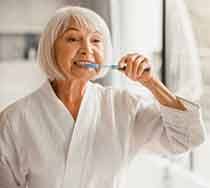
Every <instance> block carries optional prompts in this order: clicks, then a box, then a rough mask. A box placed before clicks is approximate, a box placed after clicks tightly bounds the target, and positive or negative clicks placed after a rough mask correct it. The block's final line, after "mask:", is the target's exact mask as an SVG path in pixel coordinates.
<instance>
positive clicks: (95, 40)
mask: <svg viewBox="0 0 210 188" xmlns="http://www.w3.org/2000/svg"><path fill="white" fill-rule="evenodd" d="M93 42H94V43H99V42H101V40H100V39H93Z"/></svg>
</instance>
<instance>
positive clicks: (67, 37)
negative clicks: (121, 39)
mask: <svg viewBox="0 0 210 188" xmlns="http://www.w3.org/2000/svg"><path fill="white" fill-rule="evenodd" d="M54 50H55V58H56V63H57V65H58V67H59V69H60V71H61V72H62V73H63V74H64V76H65V77H66V78H67V79H82V80H90V79H91V78H93V77H94V76H96V75H97V74H98V72H99V70H96V69H93V68H84V67H82V66H80V64H82V63H97V64H101V63H103V61H104V39H103V36H102V34H101V33H99V32H98V31H96V30H95V29H94V28H93V27H91V26H87V25H86V24H81V23H80V24H79V23H78V21H76V20H75V19H74V18H73V17H72V18H71V19H70V23H69V27H68V29H67V30H66V31H65V32H64V33H63V34H62V35H61V36H59V37H58V38H57V40H56V41H55V43H54Z"/></svg>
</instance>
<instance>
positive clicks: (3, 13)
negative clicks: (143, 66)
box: [0, 0, 210, 188]
mask: <svg viewBox="0 0 210 188" xmlns="http://www.w3.org/2000/svg"><path fill="white" fill-rule="evenodd" d="M66 5H78V6H84V7H87V8H90V9H92V10H94V11H96V12H97V13H98V14H100V15H101V16H102V17H103V18H104V19H105V20H106V22H107V24H108V26H109V28H110V31H111V35H112V41H113V51H114V59H113V61H114V62H113V63H117V61H118V60H119V59H120V57H121V56H122V55H124V54H126V53H130V52H139V53H142V54H146V55H147V56H148V57H149V58H150V61H151V62H152V63H153V64H154V68H155V71H156V74H157V75H158V76H159V77H160V79H162V81H163V82H164V83H165V84H166V85H167V87H169V88H170V89H171V90H172V91H173V92H174V93H176V94H177V95H179V96H182V97H184V98H188V99H190V100H192V101H194V102H196V103H199V104H200V105H201V107H202V112H203V119H204V123H205V126H206V129H207V130H208V140H207V141H206V142H205V143H204V144H202V145H201V146H200V147H199V148H197V149H195V150H193V151H192V152H190V153H188V154H185V155H183V156H181V157H179V158H166V157H161V156H152V155H148V154H143V153H142V154H141V155H140V156H138V157H137V158H136V160H135V161H133V162H132V164H131V166H130V168H129V169H128V171H127V176H126V177H125V178H124V182H122V187H124V188H126V187H132V188H142V187H144V188H180V187H185V188H207V187H210V165H209V163H210V145H209V139H210V137H209V133H210V100H209V98H210V64H209V62H210V37H208V33H210V27H209V24H208V23H209V21H210V1H208V0H203V1H197V0H176V1H174V0H44V1H43V0H36V1H33V0H21V1H17V0H0V17H1V21H0V23H1V24H0V111H1V110H3V109H4V108H5V107H6V106H7V105H9V104H11V103H13V102H14V101H16V100H18V99H19V98H21V97H23V96H25V95H28V94H29V93H31V92H32V91H34V90H35V89H37V88H38V87H39V86H40V85H41V84H42V82H43V79H44V76H43V75H42V73H41V71H40V70H39V68H38V66H37V62H36V53H37V47H38V42H39V37H40V34H41V32H42V31H43V29H44V27H45V25H46V24H47V22H48V20H49V19H50V17H51V16H52V15H53V14H54V12H55V10H56V9H57V8H60V7H63V6H66ZM208 67H209V68H208ZM98 82H99V83H101V84H103V85H114V86H116V87H127V88H129V87H130V84H129V81H128V80H126V78H124V77H122V76H121V75H120V74H119V73H118V72H115V71H113V72H109V74H108V75H107V76H106V77H105V78H103V79H101V80H98ZM129 89H135V88H129Z"/></svg>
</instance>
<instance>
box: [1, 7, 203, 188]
mask: <svg viewBox="0 0 210 188" xmlns="http://www.w3.org/2000/svg"><path fill="white" fill-rule="evenodd" d="M110 57H111V42H110V36H109V31H108V28H107V26H106V24H105V23H104V21H103V20H102V19H101V18H100V17H99V16H98V15H97V14H96V13H94V12H92V11H91V10H88V9H85V8H81V7H66V8H63V9H60V10H58V11H57V12H56V14H55V16H54V17H53V18H52V19H51V20H50V22H49V23H48V25H47V27H46V29H45V31H44V32H43V35H42V37H41V41H40V44H39V51H38V60H39V63H40V65H41V67H42V69H43V70H44V72H45V74H46V76H47V78H48V79H47V81H46V82H45V83H44V84H43V85H42V86H41V88H39V89H38V90H37V91H35V92H33V93H32V94H30V95H29V96H26V97H24V98H22V99H20V100H19V101H17V102H16V103H15V104H12V105H10V106H9V107H8V108H6V109H5V110H4V111H3V112H2V113H1V116H0V187H1V188H16V187H18V188H20V187H21V188H25V187H26V186H28V187H29V188H42V187H43V188H69V187H71V188H95V187H100V188H103V187H104V188H105V187H106V188H109V187H110V188H111V187H118V183H119V181H120V177H121V176H120V174H121V173H120V172H121V169H122V168H123V167H124V166H125V165H127V164H128V162H129V161H130V160H132V159H133V158H134V157H135V155H136V154H137V153H138V152H139V151H141V150H142V149H147V150H149V151H151V152H156V153H161V154H180V153H183V152H187V151H189V149H191V148H193V147H195V146H198V145H200V144H201V143H202V142H203V141H204V130H203V126H202V123H201V119H200V111H199V107H198V106H197V105H195V104H192V103H190V102H188V101H186V100H184V99H181V98H178V97H176V96H174V95H173V94H172V93H171V92H170V91H169V90H168V89H167V88H166V87H165V86H164V85H163V84H162V83H161V82H160V81H159V80H158V79H157V78H156V77H155V76H154V74H153V72H152V67H151V65H150V64H149V61H148V59H146V58H145V57H144V56H142V55H140V54H128V55H125V56H124V57H122V58H121V60H120V62H119V67H120V68H121V72H122V74H125V75H126V76H127V77H128V78H130V79H131V80H133V81H135V82H136V83H139V85H138V86H139V88H142V86H141V85H144V86H145V87H146V88H147V90H146V92H140V93H139V94H132V93H131V92H129V91H127V90H123V89H114V88H112V87H108V88H105V87H102V86H100V85H98V84H94V83H92V82H91V80H94V79H97V78H99V77H101V76H103V75H104V74H105V71H104V69H102V68H100V66H98V67H97V68H94V67H91V66H90V67H88V66H86V65H90V64H92V65H95V64H97V65H104V64H105V63H108V62H109V63H110V60H111V59H110Z"/></svg>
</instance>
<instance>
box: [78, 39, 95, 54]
mask: <svg viewBox="0 0 210 188" xmlns="http://www.w3.org/2000/svg"><path fill="white" fill-rule="evenodd" d="M92 53H93V50H92V48H91V45H90V44H89V42H87V41H84V42H83V44H82V46H81V48H80V54H81V55H88V54H92Z"/></svg>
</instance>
